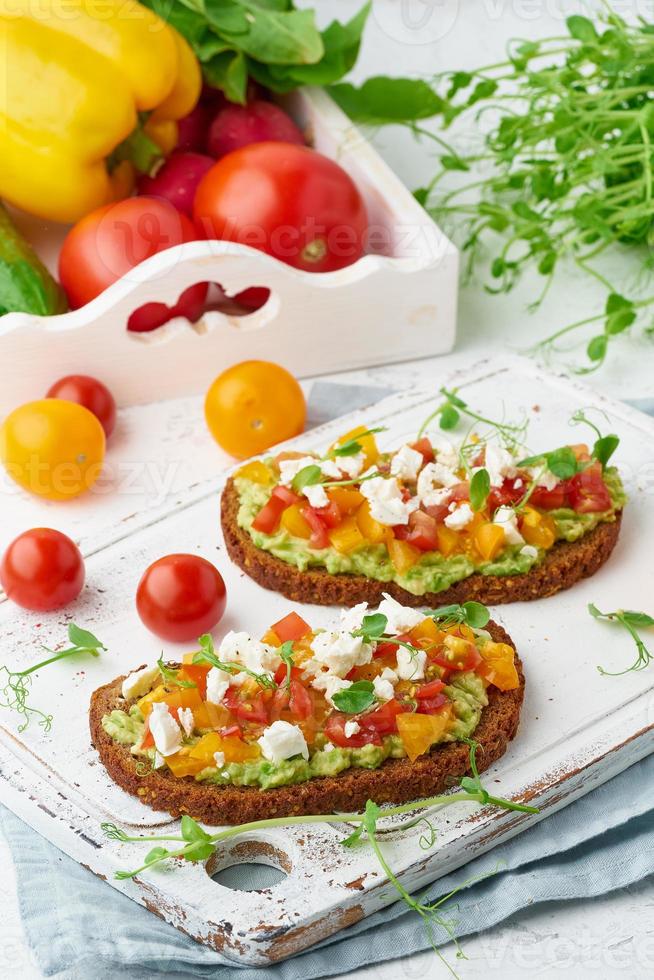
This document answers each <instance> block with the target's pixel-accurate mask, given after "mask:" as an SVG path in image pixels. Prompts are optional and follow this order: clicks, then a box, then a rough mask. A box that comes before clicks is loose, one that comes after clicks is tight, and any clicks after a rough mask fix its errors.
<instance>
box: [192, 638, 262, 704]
mask: <svg viewBox="0 0 654 980" xmlns="http://www.w3.org/2000/svg"><path fill="white" fill-rule="evenodd" d="M198 644H199V645H200V648H201V649H200V650H199V651H198V652H197V653H196V654H194V655H193V663H194V664H211V666H212V667H217V668H218V670H224V671H225V673H226V674H238V673H242V674H247V675H248V677H252V678H254V680H255V681H256V682H257V684H258V685H259V686H260V687H263V688H267V689H268V690H270V691H272V690H275V688H276V687H277V685H276V684H275V682H274V680H273V679H272V677H269V676H268V674H257V673H256V671H254V670H250V668H249V667H245V666H244V665H243V664H237V663H233V662H231V661H230V662H228V663H225V662H223V661H222V660H220V659H219V657H218V656H217V655H216V651H215V648H214V645H213V637H212V636H211V634H210V633H205V634H204V635H203V636H201V637H200V639H199V640H198Z"/></svg>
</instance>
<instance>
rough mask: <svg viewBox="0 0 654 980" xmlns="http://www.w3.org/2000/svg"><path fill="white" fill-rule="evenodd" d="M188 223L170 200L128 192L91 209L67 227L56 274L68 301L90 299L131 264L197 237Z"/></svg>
mask: <svg viewBox="0 0 654 980" xmlns="http://www.w3.org/2000/svg"><path fill="white" fill-rule="evenodd" d="M197 237H198V236H197V234H196V233H195V229H194V228H193V225H192V223H191V222H190V221H189V219H188V218H187V217H186V215H185V214H180V212H179V211H178V210H177V208H175V207H173V205H172V204H170V202H169V201H160V200H157V199H156V198H152V197H132V198H128V199H127V200H126V201H119V202H118V204H107V205H105V206H104V207H101V208H96V210H95V211H91V213H90V214H87V215H86V216H85V217H84V218H82V220H81V221H78V222H77V224H76V225H74V227H73V228H71V230H70V231H69V232H68V234H67V235H66V238H65V239H64V244H63V246H62V249H61V252H60V255H59V278H60V280H61V284H62V286H63V287H64V289H65V290H66V295H67V296H68V301H69V303H70V305H71V306H72V307H73V308H74V309H76V308H77V307H79V306H84V304H85V303H90V302H91V300H93V299H95V297H96V296H99V295H100V293H102V292H104V290H105V289H107V288H108V287H109V286H111V285H112V283H114V282H116V280H117V279H120V278H121V276H124V275H127V274H128V273H129V272H130V271H131V270H132V269H133V268H134V267H135V266H137V265H139V263H141V262H144V261H145V260H146V259H149V258H151V257H152V256H153V255H156V254H157V253H158V252H164V251H165V250H166V249H167V248H172V247H173V246H175V245H181V244H183V243H184V242H191V241H194V240H195V239H196V238H197Z"/></svg>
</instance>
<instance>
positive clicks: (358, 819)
mask: <svg viewBox="0 0 654 980" xmlns="http://www.w3.org/2000/svg"><path fill="white" fill-rule="evenodd" d="M468 744H469V746H470V770H471V772H472V777H469V776H467V777H464V778H463V779H462V780H461V785H460V788H459V791H458V792H452V793H448V794H443V795H440V796H432V797H430V798H429V799H425V800H419V801H417V802H416V801H414V802H412V803H405V804H402V805H400V806H391V807H386V808H384V809H381V808H380V807H379V806H378V805H377V804H376V803H374V802H373V801H372V800H368V802H367V803H366V806H365V810H364V812H363V813H340V814H332V815H323V816H301V817H271V818H269V819H267V820H258V821H254V822H252V823H247V824H242V825H241V826H237V827H229V828H227V829H226V830H221V831H219V832H218V833H216V834H208V833H207V832H206V831H205V830H203V829H202V827H200V826H199V824H198V823H197V822H196V821H195V820H193V819H192V817H189V816H184V817H183V819H182V826H181V835H174V834H170V835H160V836H143V837H139V836H131V835H130V834H127V833H126V832H125V831H124V830H121V829H120V828H119V827H117V826H116V825H115V824H113V823H103V824H102V830H103V832H104V834H105V835H106V837H108V838H109V839H110V840H115V841H119V842H120V843H148V844H154V845H155V846H154V847H153V848H151V850H150V851H148V853H147V854H146V856H145V858H144V861H143V864H142V865H141V866H140V867H138V868H136V869H134V870H133V871H117V872H116V874H115V877H116V878H117V879H118V880H125V879H128V878H135V877H136V876H137V875H140V874H141V873H142V872H144V871H147V870H149V869H150V868H152V867H153V866H156V865H158V864H162V863H164V862H166V861H169V860H177V859H179V858H182V859H184V860H186V861H206V860H207V859H208V858H209V857H211V855H212V854H214V853H215V852H216V850H217V848H218V846H219V845H220V844H222V843H224V842H225V841H228V840H231V839H233V838H234V837H238V836H240V835H248V834H252V833H257V832H259V831H260V830H265V829H267V828H270V827H286V826H304V825H307V824H309V825H311V824H316V825H318V824H332V823H342V822H348V823H352V824H355V825H356V827H355V829H354V831H353V832H352V833H351V834H350V835H349V836H348V837H346V838H345V839H344V840H343V841H342V842H341V843H342V844H343V846H344V847H348V848H353V847H359V846H364V845H365V844H368V845H369V846H370V847H371V849H372V852H373V854H374V855H375V857H376V858H377V860H378V862H379V864H380V867H381V868H382V870H383V872H384V874H385V875H386V877H387V878H388V881H389V882H391V884H392V885H393V887H394V888H395V889H396V891H397V892H398V895H399V896H400V898H401V899H402V900H403V901H404V902H405V903H406V904H407V906H408V907H409V908H411V909H413V911H415V912H416V913H417V914H418V915H419V916H420V918H421V919H422V920H423V922H424V923H425V927H426V928H427V930H428V935H429V937H430V941H431V943H432V945H433V947H434V949H436V943H435V939H434V937H433V935H432V928H433V926H434V925H438V926H440V927H442V928H445V929H446V930H447V931H448V933H449V935H450V937H451V938H453V937H452V931H451V926H449V927H448V922H447V920H445V919H442V918H441V917H440V916H439V910H440V909H441V908H442V906H443V905H444V903H445V902H446V901H448V900H449V899H450V898H451V897H452V896H453V895H455V894H456V892H457V891H458V890H459V889H454V891H452V892H450V893H449V894H448V895H445V896H444V897H442V898H441V899H439V900H438V901H436V902H422V901H420V900H418V899H416V898H414V897H413V896H412V895H410V894H409V893H408V892H407V891H406V889H405V888H404V886H403V885H402V883H401V882H400V881H399V879H398V878H397V877H396V876H395V874H394V873H393V870H392V868H391V867H390V866H389V864H388V862H387V860H386V858H385V856H384V854H383V852H382V850H381V847H380V844H379V840H378V837H377V824H378V822H379V820H380V819H382V818H385V817H394V816H403V815H404V814H406V813H410V812H411V811H413V810H416V809H428V808H431V807H434V806H448V805H451V804H453V803H459V802H475V803H480V804H481V805H483V806H495V807H498V808H499V809H502V810H513V811H517V812H520V813H526V814H535V813H538V812H539V811H538V809H537V808H536V807H532V806H527V805H525V804H523V803H515V802H514V801H513V800H506V799H502V798H501V797H496V796H491V794H490V793H488V791H487V790H486V789H485V788H484V787H483V785H482V783H481V779H480V778H479V772H478V769H477V764H476V760H475V753H476V750H477V745H476V743H475V742H474V741H472V740H469V741H468ZM424 819H425V818H424V817H417V818H413V819H410V820H409V821H407V822H406V823H405V824H404V826H403V827H400V828H399V829H401V830H404V831H407V830H409V829H411V828H413V827H415V826H417V825H418V824H419V823H421V822H424ZM427 827H428V831H429V836H427V834H422V835H421V837H420V846H421V847H423V848H427V847H431V846H433V844H434V842H435V840H436V833H435V830H434V828H433V827H432V826H431V824H430V823H429V822H428V821H427ZM171 841H172V842H175V843H176V844H178V845H181V846H180V847H177V848H175V849H168V848H166V847H163V846H162V844H163V843H167V842H171ZM482 877H486V876H482ZM472 880H478V879H472ZM469 883H470V882H464V883H463V884H462V885H460V886H459V888H462V887H465V885H467V884H469ZM439 955H440V953H439Z"/></svg>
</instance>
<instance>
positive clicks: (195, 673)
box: [177, 663, 211, 698]
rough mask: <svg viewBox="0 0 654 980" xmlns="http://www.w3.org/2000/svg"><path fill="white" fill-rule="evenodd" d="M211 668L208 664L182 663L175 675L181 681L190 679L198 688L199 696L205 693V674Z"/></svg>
mask: <svg viewBox="0 0 654 980" xmlns="http://www.w3.org/2000/svg"><path fill="white" fill-rule="evenodd" d="M210 670H211V666H210V665H209V664H193V663H191V664H184V666H183V667H182V668H181V670H180V672H179V674H178V675H177V676H178V677H179V679H180V680H181V681H191V683H192V684H195V686H196V687H197V689H198V693H199V695H200V697H201V698H205V697H206V695H207V674H208V673H209V671H210Z"/></svg>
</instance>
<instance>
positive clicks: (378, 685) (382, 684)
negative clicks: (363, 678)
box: [372, 676, 395, 701]
mask: <svg viewBox="0 0 654 980" xmlns="http://www.w3.org/2000/svg"><path fill="white" fill-rule="evenodd" d="M372 687H373V690H374V692H375V695H376V697H378V698H379V700H380V701H390V700H391V698H392V697H393V695H394V694H395V689H394V687H393V685H392V684H391V682H390V681H389V680H386V678H384V677H381V676H380V677H375V679H374V681H373V682H372Z"/></svg>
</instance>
